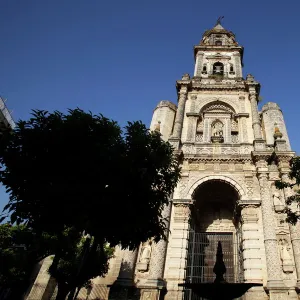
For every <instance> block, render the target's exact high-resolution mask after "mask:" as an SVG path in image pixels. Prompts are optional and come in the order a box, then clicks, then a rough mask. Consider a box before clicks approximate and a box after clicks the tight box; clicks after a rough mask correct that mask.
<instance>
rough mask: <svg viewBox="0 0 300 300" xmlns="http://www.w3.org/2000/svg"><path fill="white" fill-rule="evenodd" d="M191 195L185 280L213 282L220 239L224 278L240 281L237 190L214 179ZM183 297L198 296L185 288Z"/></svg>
mask: <svg viewBox="0 0 300 300" xmlns="http://www.w3.org/2000/svg"><path fill="white" fill-rule="evenodd" d="M192 197H193V199H194V201H195V204H194V206H193V208H192V215H191V220H190V231H189V242H188V251H187V266H186V282H192V283H201V282H202V283H203V282H213V281H214V279H215V274H214V272H213V268H214V265H215V261H216V251H217V245H218V242H219V241H220V242H221V244H222V248H223V259H224V263H225V266H226V274H225V276H224V278H225V280H226V281H227V282H242V281H243V266H242V263H243V260H242V244H241V230H240V215H239V211H238V209H237V202H238V200H239V199H240V195H239V192H238V191H237V190H236V188H235V187H233V186H232V185H230V184H229V183H227V182H226V181H223V180H217V179H213V180H208V181H205V182H203V183H202V184H200V185H199V186H198V187H197V188H196V189H195V191H194V193H193V194H192ZM184 299H186V300H196V299H198V298H197V297H196V296H195V295H193V294H192V292H191V291H190V290H187V291H186V292H185V298H184Z"/></svg>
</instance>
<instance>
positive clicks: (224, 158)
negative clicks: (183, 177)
mask: <svg viewBox="0 0 300 300" xmlns="http://www.w3.org/2000/svg"><path fill="white" fill-rule="evenodd" d="M183 160H184V161H188V162H235V163H237V162H240V163H245V162H252V159H251V155H250V154H237V155H221V154H220V155H213V156H210V155H207V154H206V155H205V154H184V158H183Z"/></svg>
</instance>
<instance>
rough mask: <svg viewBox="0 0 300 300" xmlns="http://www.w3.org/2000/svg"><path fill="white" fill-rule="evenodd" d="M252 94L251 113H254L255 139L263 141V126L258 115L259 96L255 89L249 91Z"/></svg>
mask: <svg viewBox="0 0 300 300" xmlns="http://www.w3.org/2000/svg"><path fill="white" fill-rule="evenodd" d="M249 92H250V96H249V97H250V104H251V112H252V128H253V131H254V139H255V140H260V139H262V135H261V124H260V119H259V115H258V108H257V95H256V91H255V89H249Z"/></svg>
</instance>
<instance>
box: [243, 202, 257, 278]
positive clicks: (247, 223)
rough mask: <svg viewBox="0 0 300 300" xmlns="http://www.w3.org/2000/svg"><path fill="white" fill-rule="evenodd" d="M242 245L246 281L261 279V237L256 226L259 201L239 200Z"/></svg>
mask: <svg viewBox="0 0 300 300" xmlns="http://www.w3.org/2000/svg"><path fill="white" fill-rule="evenodd" d="M240 206H241V208H242V210H241V221H242V232H243V234H242V246H243V260H244V278H245V281H246V282H256V283H257V282H260V281H262V261H261V251H260V248H261V237H260V233H259V226H258V219H259V217H258V209H259V206H260V201H258V200H248V201H247V200H246V201H241V204H240Z"/></svg>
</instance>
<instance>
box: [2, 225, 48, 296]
mask: <svg viewBox="0 0 300 300" xmlns="http://www.w3.org/2000/svg"><path fill="white" fill-rule="evenodd" d="M42 240H43V242H40V241H42ZM48 242H49V238H48V237H47V235H46V236H44V237H43V238H39V239H37V238H36V236H35V235H34V234H33V233H32V231H31V230H30V229H29V228H28V227H26V226H24V225H19V226H12V225H11V224H8V223H7V224H1V225H0V286H1V287H3V288H12V289H13V292H14V296H16V297H17V296H20V294H21V293H22V292H24V290H25V289H26V286H27V284H28V279H29V276H30V274H31V271H32V269H33V267H34V265H35V264H36V263H37V262H38V261H39V260H41V259H42V258H44V257H45V256H48V255H49V251H48V250H49V244H48ZM51 244H52V242H50V245H51ZM18 293H19V294H18Z"/></svg>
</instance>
